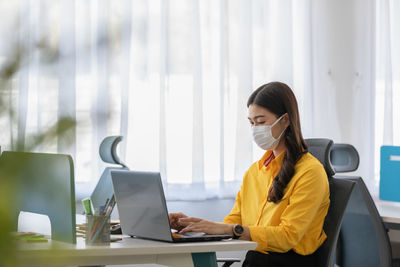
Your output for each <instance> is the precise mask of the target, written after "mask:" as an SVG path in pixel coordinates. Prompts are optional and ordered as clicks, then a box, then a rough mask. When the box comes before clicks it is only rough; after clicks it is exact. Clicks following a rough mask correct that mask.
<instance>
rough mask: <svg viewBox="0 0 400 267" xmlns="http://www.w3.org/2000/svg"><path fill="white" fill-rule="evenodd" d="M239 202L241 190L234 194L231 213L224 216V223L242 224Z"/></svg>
mask: <svg viewBox="0 0 400 267" xmlns="http://www.w3.org/2000/svg"><path fill="white" fill-rule="evenodd" d="M241 204H242V198H241V191H239V192H238V193H237V195H236V201H235V205H234V206H233V208H232V210H231V213H230V214H229V215H228V216H226V217H225V219H224V223H232V224H242V215H241Z"/></svg>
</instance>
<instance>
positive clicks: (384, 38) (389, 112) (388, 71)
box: [375, 0, 400, 180]
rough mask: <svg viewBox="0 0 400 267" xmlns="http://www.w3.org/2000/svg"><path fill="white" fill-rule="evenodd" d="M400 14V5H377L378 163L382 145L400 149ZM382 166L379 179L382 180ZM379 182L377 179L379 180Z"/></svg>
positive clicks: (383, 0)
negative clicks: (399, 147)
mask: <svg viewBox="0 0 400 267" xmlns="http://www.w3.org/2000/svg"><path fill="white" fill-rule="evenodd" d="M399 12H400V3H399V1H391V0H378V1H377V17H376V18H377V19H376V23H377V24H376V25H377V38H376V51H377V55H376V115H375V116H376V128H375V134H376V147H375V149H376V157H375V159H376V161H377V162H379V160H380V158H379V156H380V154H379V151H380V147H381V146H382V145H395V146H399V145H400V105H399V104H398V103H400V49H399V48H400V17H399V16H398V14H399ZM379 170H380V169H379V164H376V170H375V173H376V177H378V178H379ZM377 180H378V179H377Z"/></svg>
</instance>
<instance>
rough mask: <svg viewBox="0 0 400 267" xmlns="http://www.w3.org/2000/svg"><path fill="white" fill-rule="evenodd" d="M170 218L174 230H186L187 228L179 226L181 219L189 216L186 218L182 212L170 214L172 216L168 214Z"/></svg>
mask: <svg viewBox="0 0 400 267" xmlns="http://www.w3.org/2000/svg"><path fill="white" fill-rule="evenodd" d="M168 216H169V223H170V225H171V228H172V229H175V230H177V231H180V230H182V229H183V228H185V226H183V225H180V224H179V219H181V218H187V217H188V216H186V215H185V214H183V213H182V212H178V213H170V214H168Z"/></svg>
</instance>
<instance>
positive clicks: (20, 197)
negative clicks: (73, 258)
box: [0, 151, 76, 243]
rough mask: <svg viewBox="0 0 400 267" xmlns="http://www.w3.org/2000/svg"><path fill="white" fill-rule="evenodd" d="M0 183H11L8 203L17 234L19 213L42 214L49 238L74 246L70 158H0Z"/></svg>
mask: <svg viewBox="0 0 400 267" xmlns="http://www.w3.org/2000/svg"><path fill="white" fill-rule="evenodd" d="M0 168H1V170H2V174H3V175H4V174H5V175H4V176H3V175H2V176H1V177H0V179H13V181H14V182H15V190H16V192H17V194H16V195H15V196H14V197H13V198H14V199H10V202H11V201H13V202H12V206H11V207H10V208H12V210H11V211H10V212H13V214H12V216H13V221H14V224H15V230H17V223H18V216H19V213H20V211H28V212H34V213H39V214H45V215H47V216H48V217H49V219H50V223H51V238H52V239H53V240H57V241H63V242H68V243H76V225H75V218H76V212H75V183H74V166H73V161H72V158H71V156H69V155H59V154H44V153H28V152H10V151H5V152H3V153H2V155H1V157H0Z"/></svg>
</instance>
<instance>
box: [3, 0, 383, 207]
mask: <svg viewBox="0 0 400 267" xmlns="http://www.w3.org/2000/svg"><path fill="white" fill-rule="evenodd" d="M373 2H374V1H373V0H368V1H361V0H353V1H344V0H342V1H328V0H324V1H316V0H315V1H314V0H296V1H291V0H279V1H278V0H253V1H248V0H219V1H213V0H204V1H203V0H202V1H200V0H192V1H182V0H134V1H130V0H113V1H111V0H91V1H68V0H58V1H47V0H20V1H19V2H18V1H17V2H16V3H8V4H5V3H3V4H2V5H3V6H2V13H4V14H6V13H7V14H9V15H8V17H7V18H8V21H9V22H10V23H8V25H9V26H13V27H14V28H13V29H14V31H13V32H17V33H19V34H15V33H14V35H13V34H12V32H11V33H10V31H9V30H8V31H7V27H5V26H3V27H2V34H3V35H5V34H8V35H11V36H14V37H15V38H16V39H17V40H18V41H19V42H17V43H19V44H23V45H24V46H26V47H27V48H28V52H29V55H30V57H29V61H28V63H27V64H26V65H25V66H24V67H23V68H21V69H20V71H19V72H18V75H17V76H16V77H15V78H14V80H15V81H14V82H13V83H12V88H11V90H9V91H7V92H6V93H7V96H6V97H7V99H9V101H8V102H9V103H10V105H13V106H15V107H17V110H18V121H17V122H12V121H11V120H10V119H7V118H2V119H1V123H2V125H3V128H5V129H10V130H9V131H5V132H4V133H2V134H1V141H2V142H1V145H2V146H3V148H4V147H5V149H7V148H8V149H10V148H11V146H10V144H11V143H12V141H13V140H16V139H17V138H18V140H24V138H25V137H26V136H27V135H29V134H32V133H36V132H40V131H43V130H44V129H46V127H47V126H48V125H49V124H51V123H53V122H55V121H56V120H57V118H60V117H63V116H68V117H71V118H76V119H77V121H78V126H77V128H76V132H75V134H74V136H73V140H74V142H73V144H74V145H73V146H69V147H66V146H65V145H64V143H63V140H59V141H58V142H57V143H55V144H47V145H46V146H42V147H40V148H39V149H38V150H40V151H45V152H63V153H69V154H71V155H73V157H74V162H75V167H76V181H77V191H78V192H81V194H82V195H84V194H89V193H90V190H92V188H93V186H94V185H95V183H96V181H97V179H98V177H99V175H100V173H101V171H102V169H103V168H104V165H103V164H102V163H101V162H100V158H99V156H98V146H99V144H100V142H101V140H102V139H103V138H104V137H105V136H107V135H123V136H124V141H123V143H122V144H121V147H120V148H121V151H120V154H121V157H122V158H123V159H124V160H125V162H126V163H127V165H128V166H129V167H130V168H131V169H134V170H151V171H160V172H161V174H162V177H163V179H164V182H165V184H166V185H168V186H167V189H168V190H167V195H168V198H169V199H192V200H193V199H199V200H200V199H204V198H210V197H230V196H234V195H235V193H236V191H237V189H238V186H239V185H240V183H241V179H242V177H243V174H244V172H245V171H246V169H247V168H248V167H249V166H250V164H251V163H252V162H254V161H255V160H257V159H259V157H260V156H261V155H262V153H263V152H262V151H261V150H260V149H258V148H257V147H256V146H255V145H254V144H253V143H252V140H251V136H250V132H249V125H248V122H247V107H246V101H247V98H248V96H249V95H250V93H251V92H252V91H253V90H254V89H256V88H257V87H258V86H260V85H262V84H264V83H267V82H269V81H273V80H279V81H283V82H286V83H288V84H289V85H290V86H291V87H292V88H293V89H294V91H295V94H296V96H297V98H298V102H299V109H300V113H301V120H302V126H303V132H304V136H305V137H328V138H332V139H334V141H335V142H346V143H352V144H355V145H356V147H357V149H358V150H359V152H360V154H361V158H362V161H361V166H360V171H361V173H362V175H363V176H364V178H366V179H372V180H373V166H374V162H373V157H374V123H373V118H374V95H375V91H374V71H373V66H374V41H375V39H374V38H375V37H374V14H375V13H374V11H375V6H374V5H373ZM11 11H12V12H11ZM10 14H12V15H10ZM338 18H340V19H338ZM8 29H9V27H8ZM15 35H17V36H15ZM42 39H45V40H46V41H45V43H46V44H47V45H48V46H49V47H51V48H53V49H54V50H56V51H57V54H58V55H59V58H58V60H57V62H56V63H51V64H49V63H46V62H45V60H44V59H43V58H45V56H44V55H43V53H40V52H39V51H38V49H37V48H36V46H35V44H37V43H38V42H39V41H40V40H42ZM2 40H3V38H2ZM10 40H11V39H10ZM12 48H15V47H14V46H11V48H10V47H7V45H4V42H3V41H2V46H1V51H2V54H1V56H2V60H4V61H5V60H6V59H7V58H8V57H9V55H12V54H11V53H9V51H10V49H11V50H12Z"/></svg>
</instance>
